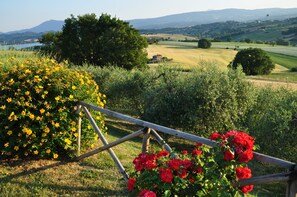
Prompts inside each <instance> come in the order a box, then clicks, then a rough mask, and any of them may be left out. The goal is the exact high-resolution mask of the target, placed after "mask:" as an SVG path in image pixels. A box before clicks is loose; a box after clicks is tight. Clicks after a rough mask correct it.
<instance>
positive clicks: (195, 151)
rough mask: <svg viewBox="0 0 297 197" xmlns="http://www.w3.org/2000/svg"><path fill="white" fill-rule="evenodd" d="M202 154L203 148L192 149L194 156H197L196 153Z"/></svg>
mask: <svg viewBox="0 0 297 197" xmlns="http://www.w3.org/2000/svg"><path fill="white" fill-rule="evenodd" d="M201 154H202V151H201V150H196V149H194V150H193V151H192V155H193V156H195V155H197V156H200V155H201Z"/></svg>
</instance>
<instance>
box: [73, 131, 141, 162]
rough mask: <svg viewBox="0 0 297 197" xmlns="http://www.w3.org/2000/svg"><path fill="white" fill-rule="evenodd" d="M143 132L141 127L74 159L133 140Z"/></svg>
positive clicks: (77, 159)
mask: <svg viewBox="0 0 297 197" xmlns="http://www.w3.org/2000/svg"><path fill="white" fill-rule="evenodd" d="M141 134H143V129H140V130H138V131H135V132H133V133H131V134H129V135H126V136H125V137H122V138H120V139H118V140H116V141H114V142H111V143H109V144H107V145H105V146H102V147H100V148H97V149H95V150H92V151H90V152H87V153H85V154H83V155H80V156H78V157H76V158H75V159H74V160H75V161H79V160H81V159H84V158H86V157H89V156H92V155H94V154H97V153H100V152H102V151H104V150H107V149H109V148H112V147H114V146H116V145H118V144H121V143H123V142H125V141H128V140H131V139H132V138H135V137H137V136H140V135H141Z"/></svg>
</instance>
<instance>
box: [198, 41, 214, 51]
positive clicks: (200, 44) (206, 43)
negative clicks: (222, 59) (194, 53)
mask: <svg viewBox="0 0 297 197" xmlns="http://www.w3.org/2000/svg"><path fill="white" fill-rule="evenodd" d="M210 47H211V42H210V41H209V40H208V39H205V38H202V39H200V40H199V41H198V48H202V49H208V48H210Z"/></svg>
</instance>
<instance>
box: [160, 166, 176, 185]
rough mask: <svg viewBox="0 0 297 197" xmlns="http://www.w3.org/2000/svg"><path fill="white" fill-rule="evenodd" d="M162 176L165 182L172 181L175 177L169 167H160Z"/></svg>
mask: <svg viewBox="0 0 297 197" xmlns="http://www.w3.org/2000/svg"><path fill="white" fill-rule="evenodd" d="M160 178H161V180H162V181H164V182H167V183H171V182H172V179H173V174H172V172H171V170H170V169H169V168H166V169H164V168H160Z"/></svg>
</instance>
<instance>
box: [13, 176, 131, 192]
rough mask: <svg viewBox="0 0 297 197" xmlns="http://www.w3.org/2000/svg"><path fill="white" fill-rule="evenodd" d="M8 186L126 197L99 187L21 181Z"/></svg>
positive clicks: (123, 190) (14, 181)
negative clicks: (15, 185)
mask: <svg viewBox="0 0 297 197" xmlns="http://www.w3.org/2000/svg"><path fill="white" fill-rule="evenodd" d="M9 183H10V184H17V185H20V186H24V187H26V188H43V189H49V190H50V191H54V192H55V193H57V194H59V193H61V194H64V195H65V194H74V195H75V193H79V192H87V193H88V196H127V195H128V194H127V190H126V189H121V190H116V188H115V189H107V188H103V187H100V186H98V185H97V186H86V187H85V186H69V185H56V184H44V183H25V182H22V181H16V180H12V181H9Z"/></svg>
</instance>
